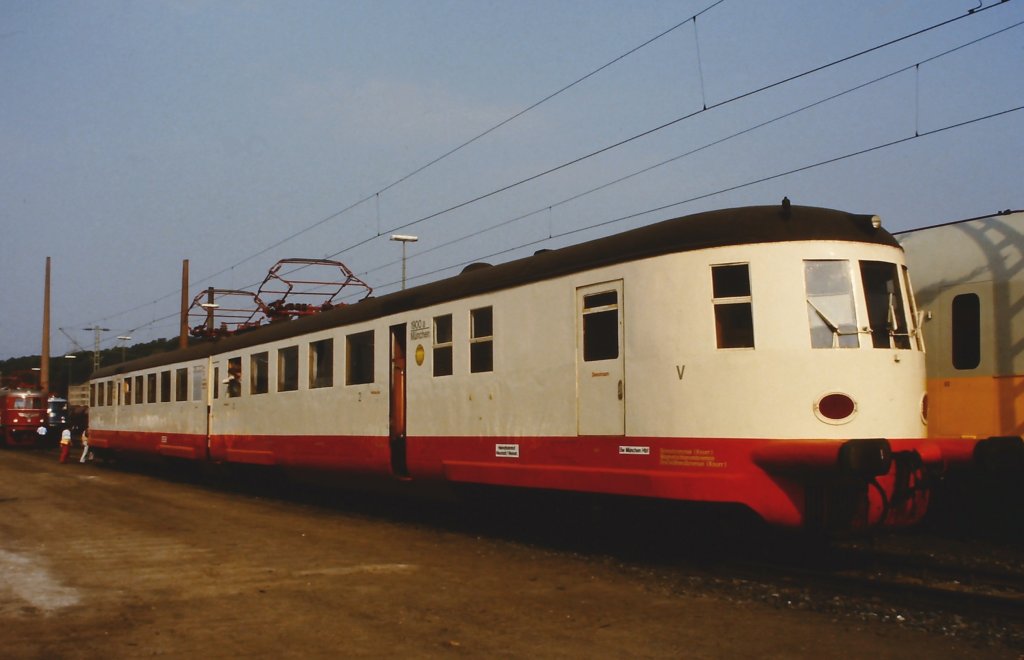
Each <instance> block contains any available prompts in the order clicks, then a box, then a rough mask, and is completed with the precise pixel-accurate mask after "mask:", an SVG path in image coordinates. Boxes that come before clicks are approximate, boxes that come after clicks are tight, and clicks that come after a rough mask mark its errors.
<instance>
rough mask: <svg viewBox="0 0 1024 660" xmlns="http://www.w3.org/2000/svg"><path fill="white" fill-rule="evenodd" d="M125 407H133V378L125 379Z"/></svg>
mask: <svg viewBox="0 0 1024 660" xmlns="http://www.w3.org/2000/svg"><path fill="white" fill-rule="evenodd" d="M124 405H126V406H130V405H132V377H131V376H129V377H127V378H125V379H124Z"/></svg>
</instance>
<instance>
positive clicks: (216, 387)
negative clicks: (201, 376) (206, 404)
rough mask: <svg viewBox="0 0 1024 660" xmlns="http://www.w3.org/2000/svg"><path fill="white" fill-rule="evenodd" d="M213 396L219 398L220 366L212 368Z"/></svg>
mask: <svg viewBox="0 0 1024 660" xmlns="http://www.w3.org/2000/svg"><path fill="white" fill-rule="evenodd" d="M213 398H214V399H219V398H220V367H214V368H213Z"/></svg>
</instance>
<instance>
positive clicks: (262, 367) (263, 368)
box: [249, 351, 270, 394]
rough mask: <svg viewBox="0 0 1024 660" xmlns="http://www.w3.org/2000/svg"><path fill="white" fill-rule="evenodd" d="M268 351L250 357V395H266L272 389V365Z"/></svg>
mask: <svg viewBox="0 0 1024 660" xmlns="http://www.w3.org/2000/svg"><path fill="white" fill-rule="evenodd" d="M269 359H270V358H269V357H268V354H267V352H266V351H262V352H260V353H253V354H252V355H250V356H249V394H266V393H267V391H268V390H269V389H270V385H269V379H270V375H269V372H270V363H269Z"/></svg>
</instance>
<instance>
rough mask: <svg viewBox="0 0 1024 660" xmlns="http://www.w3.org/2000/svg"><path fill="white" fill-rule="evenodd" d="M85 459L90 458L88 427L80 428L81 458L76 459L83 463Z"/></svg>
mask: <svg viewBox="0 0 1024 660" xmlns="http://www.w3.org/2000/svg"><path fill="white" fill-rule="evenodd" d="M87 460H92V454H91V453H90V452H89V429H82V458H80V459H78V462H79V463H85V462H86V461H87Z"/></svg>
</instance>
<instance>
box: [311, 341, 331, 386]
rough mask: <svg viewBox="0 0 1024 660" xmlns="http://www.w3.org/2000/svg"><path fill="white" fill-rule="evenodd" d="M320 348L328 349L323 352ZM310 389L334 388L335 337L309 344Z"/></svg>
mask: <svg viewBox="0 0 1024 660" xmlns="http://www.w3.org/2000/svg"><path fill="white" fill-rule="evenodd" d="M318 347H326V350H321V349H320V348H318ZM308 350H309V353H308V355H309V374H308V376H309V389H311V390H316V389H321V388H325V387H334V337H327V338H325V339H320V340H317V341H311V342H309V349H308Z"/></svg>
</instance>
